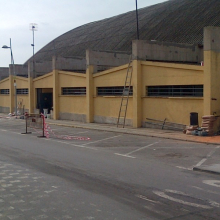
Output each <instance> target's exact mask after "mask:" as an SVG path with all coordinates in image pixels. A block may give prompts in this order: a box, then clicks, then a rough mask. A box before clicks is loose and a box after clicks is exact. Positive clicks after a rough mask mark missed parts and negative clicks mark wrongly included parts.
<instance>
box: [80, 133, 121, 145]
mask: <svg viewBox="0 0 220 220" xmlns="http://www.w3.org/2000/svg"><path fill="white" fill-rule="evenodd" d="M120 136H122V135H117V136H113V137H109V138H104V139H101V140H97V141H93V142H89V143H86V144H82V145H83V146H85V145H88V144H94V143H98V142H102V141H105V140H109V139H113V138H117V137H120Z"/></svg>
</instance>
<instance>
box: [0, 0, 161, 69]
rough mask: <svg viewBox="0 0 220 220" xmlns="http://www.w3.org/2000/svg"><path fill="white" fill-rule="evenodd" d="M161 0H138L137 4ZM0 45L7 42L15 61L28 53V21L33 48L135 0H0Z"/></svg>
mask: <svg viewBox="0 0 220 220" xmlns="http://www.w3.org/2000/svg"><path fill="white" fill-rule="evenodd" d="M164 1H165V0H138V8H143V7H146V6H149V5H154V4H157V3H161V2H164ZM0 5H1V7H0V47H2V46H3V45H7V46H9V42H10V38H11V40H12V50H13V55H14V60H15V63H16V64H23V63H24V62H25V61H26V60H27V59H28V58H30V57H31V56H32V53H33V52H32V50H33V48H32V47H31V44H32V41H33V40H32V31H30V30H29V25H30V23H36V24H38V31H36V32H35V51H36V52H37V51H38V50H39V49H41V48H42V47H44V46H45V45H46V44H47V43H49V42H50V41H52V40H53V39H54V38H56V37H58V36H60V35H62V34H64V33H65V32H67V31H69V30H72V29H73V28H75V27H78V26H80V25H83V24H86V23H89V22H93V21H97V20H101V19H104V18H108V17H112V16H114V15H118V14H122V13H125V12H128V11H132V10H135V7H136V6H135V0H62V1H61V0H0ZM10 62H11V59H10V51H9V50H7V49H2V48H0V67H8V65H9V63H10Z"/></svg>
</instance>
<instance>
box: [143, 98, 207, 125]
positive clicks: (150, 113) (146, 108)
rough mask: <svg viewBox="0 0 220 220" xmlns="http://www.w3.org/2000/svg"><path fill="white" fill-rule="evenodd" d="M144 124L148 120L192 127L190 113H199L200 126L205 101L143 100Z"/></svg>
mask: <svg viewBox="0 0 220 220" xmlns="http://www.w3.org/2000/svg"><path fill="white" fill-rule="evenodd" d="M142 100H143V105H142V108H143V109H142V111H143V118H142V120H143V122H144V121H146V118H151V119H156V120H164V119H165V118H167V120H168V121H170V122H175V123H180V124H185V125H190V112H198V119H199V124H200V125H201V117H202V116H203V99H202V98H201V99H196V98H195V99H194V98H192V99H186V98H143V99H142Z"/></svg>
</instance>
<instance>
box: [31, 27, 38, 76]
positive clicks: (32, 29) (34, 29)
mask: <svg viewBox="0 0 220 220" xmlns="http://www.w3.org/2000/svg"><path fill="white" fill-rule="evenodd" d="M30 30H31V31H32V33H33V43H32V44H31V46H32V47H33V58H32V61H33V77H34V78H35V60H34V46H35V45H34V32H35V31H37V24H35V23H31V24H30Z"/></svg>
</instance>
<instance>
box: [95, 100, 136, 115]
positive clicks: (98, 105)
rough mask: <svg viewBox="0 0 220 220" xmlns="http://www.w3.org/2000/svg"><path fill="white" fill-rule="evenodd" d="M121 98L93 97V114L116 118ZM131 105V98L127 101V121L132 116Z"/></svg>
mask: <svg viewBox="0 0 220 220" xmlns="http://www.w3.org/2000/svg"><path fill="white" fill-rule="evenodd" d="M120 104H121V98H120V97H107V96H106V97H95V99H94V112H95V115H98V116H104V117H113V118H118V113H119V109H120ZM132 106H133V103H132V98H129V101H128V111H127V117H126V118H127V119H132V115H133V108H132Z"/></svg>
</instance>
